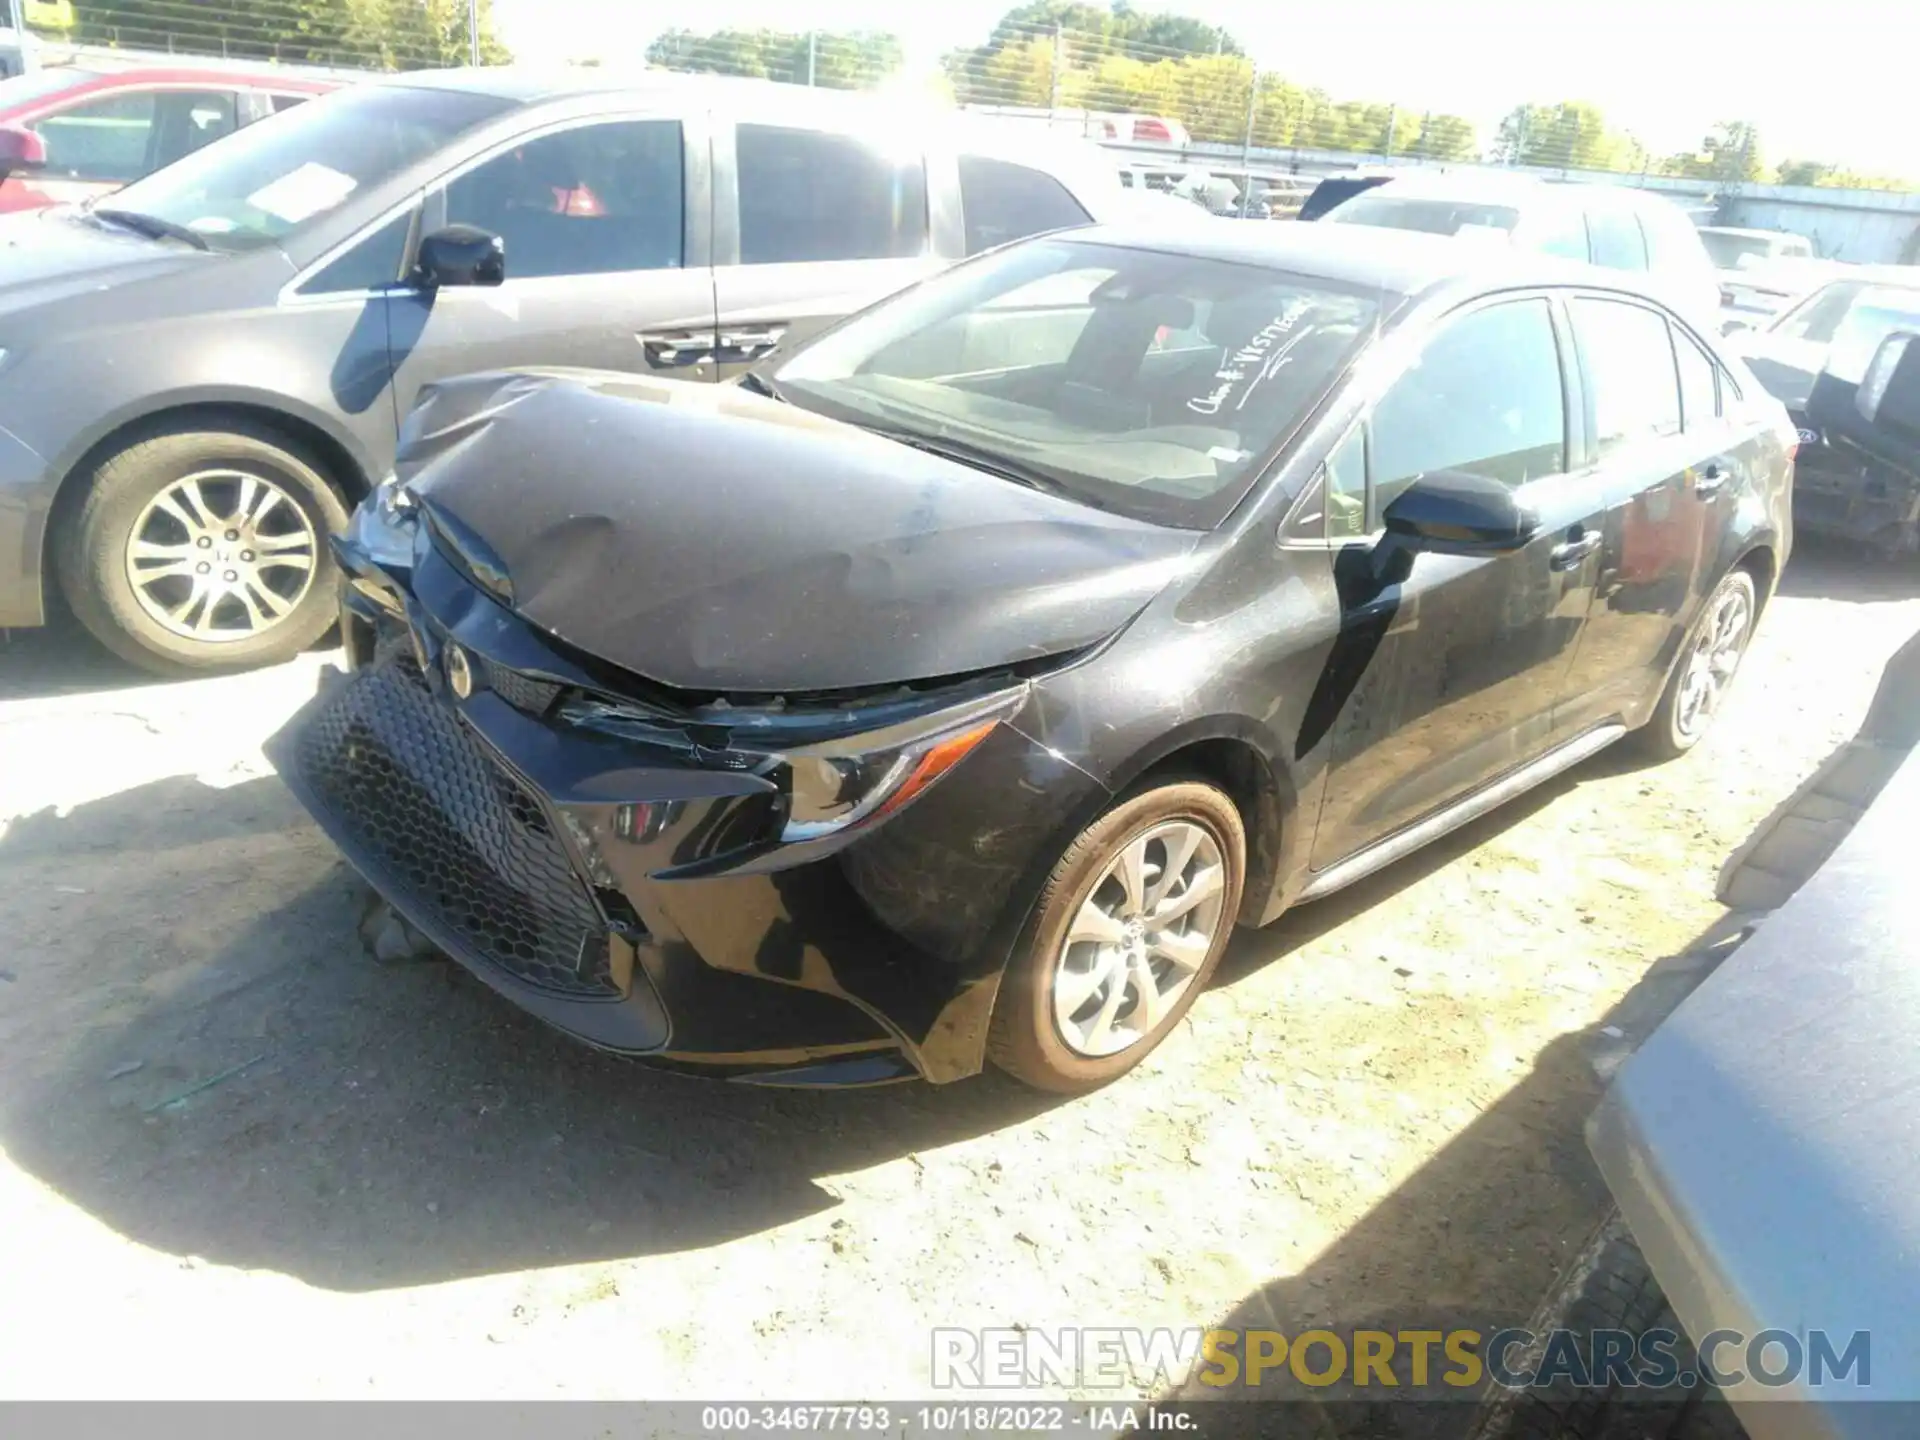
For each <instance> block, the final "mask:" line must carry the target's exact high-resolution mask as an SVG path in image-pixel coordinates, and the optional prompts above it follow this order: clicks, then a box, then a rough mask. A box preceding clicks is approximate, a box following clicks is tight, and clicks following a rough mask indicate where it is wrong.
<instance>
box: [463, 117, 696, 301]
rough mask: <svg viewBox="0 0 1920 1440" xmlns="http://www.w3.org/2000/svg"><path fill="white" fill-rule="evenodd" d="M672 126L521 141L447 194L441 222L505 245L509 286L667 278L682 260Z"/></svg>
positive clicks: (623, 124)
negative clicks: (645, 275)
mask: <svg viewBox="0 0 1920 1440" xmlns="http://www.w3.org/2000/svg"><path fill="white" fill-rule="evenodd" d="M680 170H681V144H680V125H679V122H678V121H674V120H621V121H609V122H607V123H605V124H599V125H581V126H578V127H576V128H575V129H572V130H561V131H558V132H556V133H554V134H550V135H542V136H539V137H537V138H535V139H532V140H527V141H525V142H523V143H521V144H519V145H516V146H514V147H513V148H511V149H509V150H505V151H503V152H501V153H500V154H498V155H495V156H494V157H493V158H491V159H490V160H488V161H486V162H485V163H484V164H482V165H479V166H477V167H476V168H474V169H472V170H469V171H468V172H467V173H466V174H464V175H461V176H459V177H458V178H456V179H455V180H453V181H452V182H451V183H450V184H449V185H448V186H447V223H448V224H450V225H477V226H479V227H480V228H481V229H482V230H490V231H492V232H493V233H494V234H496V235H498V236H499V237H500V238H501V239H502V240H503V241H504V242H505V244H506V252H507V279H508V280H510V281H511V280H535V279H545V278H549V277H553V276H561V275H604V274H609V273H613V272H617V271H628V270H670V269H674V268H677V267H678V266H679V264H680V256H681V231H682V201H681V176H680Z"/></svg>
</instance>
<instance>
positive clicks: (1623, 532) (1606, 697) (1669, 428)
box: [1560, 294, 1743, 729]
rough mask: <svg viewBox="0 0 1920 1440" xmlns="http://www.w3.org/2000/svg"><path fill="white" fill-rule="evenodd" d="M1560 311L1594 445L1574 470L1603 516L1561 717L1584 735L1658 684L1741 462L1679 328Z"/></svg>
mask: <svg viewBox="0 0 1920 1440" xmlns="http://www.w3.org/2000/svg"><path fill="white" fill-rule="evenodd" d="M1567 312H1568V316H1569V318H1570V320H1571V322H1572V330H1573V335H1574V346H1575V353H1576V355H1577V357H1578V360H1579V367H1580V375H1581V387H1580V388H1581V393H1582V395H1583V396H1584V400H1585V421H1586V433H1587V435H1588V436H1589V437H1591V438H1590V441H1589V446H1588V450H1587V454H1586V455H1585V456H1584V457H1583V460H1584V465H1585V468H1586V470H1587V473H1589V474H1590V475H1592V476H1593V477H1594V479H1595V480H1596V481H1598V482H1599V483H1600V484H1601V485H1602V486H1603V488H1604V489H1605V492H1606V495H1607V508H1608V523H1607V525H1606V526H1605V527H1604V528H1605V531H1606V536H1607V539H1606V545H1605V547H1604V554H1603V556H1602V563H1601V574H1600V581H1599V588H1598V594H1597V596H1596V601H1595V605H1594V608H1593V613H1592V615H1591V617H1590V619H1589V621H1588V626H1587V632H1586V634H1585V635H1584V636H1583V637H1582V638H1581V641H1580V648H1579V651H1578V653H1577V655H1576V657H1575V660H1574V664H1573V670H1572V674H1571V676H1570V678H1569V681H1568V685H1567V694H1566V698H1565V701H1564V704H1563V708H1562V713H1561V721H1560V724H1561V727H1562V728H1563V729H1580V728H1584V727H1585V726H1587V725H1589V724H1592V723H1594V722H1596V721H1600V720H1605V719H1608V718H1610V717H1613V716H1616V715H1620V714H1623V713H1625V712H1627V711H1629V710H1631V709H1632V708H1633V707H1634V705H1635V702H1636V701H1638V700H1641V699H1644V698H1645V695H1646V691H1647V687H1648V685H1649V684H1650V683H1651V682H1652V681H1653V679H1654V678H1655V677H1656V676H1658V675H1659V674H1661V673H1663V672H1664V668H1665V661H1666V659H1667V658H1670V656H1671V653H1672V649H1671V647H1672V645H1673V644H1674V643H1675V641H1676V638H1677V636H1678V634H1679V632H1680V630H1681V629H1682V628H1683V627H1684V626H1686V625H1687V624H1689V623H1691V620H1692V617H1693V614H1694V611H1695V608H1696V607H1697V605H1698V604H1699V602H1700V600H1701V599H1702V597H1703V596H1704V594H1705V590H1706V589H1707V588H1709V587H1710V586H1711V583H1712V579H1713V577H1712V576H1711V575H1710V574H1709V573H1708V570H1709V565H1710V562H1711V560H1712V557H1713V556H1714V555H1715V554H1717V553H1718V550H1719V537H1720V535H1721V534H1722V533H1723V532H1724V531H1725V529H1726V527H1727V525H1728V523H1729V521H1730V519H1731V510H1730V508H1729V507H1730V506H1731V504H1732V498H1733V494H1734V492H1735V490H1736V489H1737V486H1736V485H1735V484H1734V483H1733V482H1734V475H1735V471H1736V470H1737V468H1738V467H1739V466H1740V465H1741V464H1742V463H1743V459H1742V456H1741V454H1740V453H1739V452H1740V445H1741V442H1740V437H1738V436H1736V435H1734V434H1732V433H1730V430H1731V427H1730V422H1729V421H1727V420H1725V419H1723V418H1722V416H1721V413H1720V411H1721V404H1720V398H1719V381H1718V378H1717V373H1716V372H1717V366H1716V365H1715V363H1714V361H1713V360H1712V358H1711V357H1710V356H1708V355H1707V354H1706V353H1705V352H1704V351H1703V350H1702V349H1701V348H1700V346H1699V344H1698V342H1696V341H1695V340H1694V339H1693V338H1692V336H1690V335H1688V334H1687V332H1686V329H1685V327H1683V326H1675V325H1673V324H1671V323H1670V322H1669V319H1668V317H1667V315H1666V314H1665V312H1663V311H1661V310H1659V309H1657V308H1655V307H1654V306H1652V305H1648V304H1643V303H1641V302H1639V301H1636V300H1631V299H1628V298H1626V297H1624V296H1614V295H1591V294H1587V295H1574V296H1572V297H1570V298H1569V300H1568V302H1567ZM1683 381H1684V389H1683ZM1683 396H1684V397H1685V398H1684V400H1683Z"/></svg>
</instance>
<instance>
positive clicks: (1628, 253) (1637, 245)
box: [1587, 206, 1647, 270]
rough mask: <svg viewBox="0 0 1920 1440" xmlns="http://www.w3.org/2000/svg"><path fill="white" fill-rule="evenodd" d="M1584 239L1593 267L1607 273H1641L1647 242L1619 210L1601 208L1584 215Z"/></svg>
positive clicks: (1632, 219)
mask: <svg viewBox="0 0 1920 1440" xmlns="http://www.w3.org/2000/svg"><path fill="white" fill-rule="evenodd" d="M1587 237H1588V240H1589V241H1590V243H1591V244H1592V246H1593V263H1594V264H1596V265H1604V266H1606V267H1607V268H1608V269H1609V270H1645V269H1646V268H1647V239H1646V236H1645V235H1643V234H1642V233H1641V231H1640V222H1639V220H1638V219H1636V218H1635V217H1634V216H1633V215H1631V214H1629V213H1628V212H1626V211H1623V210H1615V209H1612V208H1611V207H1607V206H1602V207H1600V208H1597V209H1593V210H1589V211H1588V212H1587Z"/></svg>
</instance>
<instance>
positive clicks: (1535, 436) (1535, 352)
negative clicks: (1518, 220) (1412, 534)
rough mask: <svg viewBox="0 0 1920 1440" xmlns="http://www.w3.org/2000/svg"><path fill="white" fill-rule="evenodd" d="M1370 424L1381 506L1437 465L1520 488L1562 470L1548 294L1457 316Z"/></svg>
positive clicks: (1562, 411)
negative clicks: (1540, 297) (1545, 298)
mask: <svg viewBox="0 0 1920 1440" xmlns="http://www.w3.org/2000/svg"><path fill="white" fill-rule="evenodd" d="M1667 372H1668V374H1669V375H1671V374H1672V372H1673V364H1672V361H1671V359H1669V360H1668V364H1667ZM1368 429H1369V444H1368V458H1369V461H1370V467H1369V468H1370V469H1371V471H1372V476H1373V499H1374V512H1375V514H1376V515H1378V514H1379V513H1380V512H1381V511H1382V510H1384V509H1385V508H1386V507H1387V506H1388V505H1391V504H1392V503H1393V501H1394V500H1395V499H1396V498H1398V496H1399V495H1400V492H1401V491H1403V490H1405V489H1406V488H1407V486H1409V485H1411V484H1412V483H1413V482H1414V481H1415V480H1418V479H1419V478H1420V477H1421V476H1423V475H1431V474H1434V473H1436V472H1438V471H1443V470H1452V471H1463V472H1465V473H1467V474H1470V475H1478V476H1482V477H1484V478H1485V479H1488V480H1497V481H1499V482H1501V483H1502V484H1505V485H1510V486H1513V487H1516V488H1517V487H1519V486H1521V485H1525V484H1526V483H1527V482H1528V481H1531V480H1538V479H1540V478H1541V477H1542V476H1545V475H1555V474H1559V473H1560V472H1561V471H1563V470H1564V469H1565V468H1566V465H1565V456H1566V407H1565V401H1564V399H1563V395H1562V390H1561V383H1560V349H1559V346H1558V344H1557V343H1556V342H1555V340H1554V335H1553V317H1552V312H1551V311H1550V310H1549V309H1548V308H1547V302H1546V301H1545V300H1513V301H1508V302H1506V303H1505V304H1500V305H1490V306H1487V307H1486V308H1485V309H1482V310H1475V311H1473V312H1472V313H1470V314H1468V315H1465V316H1462V317H1461V318H1460V319H1458V320H1455V321H1453V322H1452V323H1450V324H1449V325H1448V326H1447V327H1446V329H1444V330H1443V331H1441V333H1440V334H1439V335H1437V336H1436V337H1435V338H1434V339H1433V340H1432V341H1431V342H1429V344H1428V345H1427V347H1426V348H1425V349H1424V350H1423V351H1422V352H1421V354H1420V358H1419V360H1418V361H1416V362H1415V364H1414V365H1413V367H1412V368H1411V369H1410V370H1408V371H1407V373H1406V374H1404V375H1402V376H1401V377H1400V378H1399V379H1398V380H1396V381H1394V383H1393V385H1392V387H1391V388H1390V389H1388V391H1387V393H1386V394H1384V395H1382V396H1381V397H1380V400H1379V402H1378V403H1377V404H1376V405H1375V406H1374V411H1373V418H1372V421H1371V423H1370V425H1369V427H1368Z"/></svg>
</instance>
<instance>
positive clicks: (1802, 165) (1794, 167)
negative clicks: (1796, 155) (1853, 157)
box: [1774, 160, 1839, 185]
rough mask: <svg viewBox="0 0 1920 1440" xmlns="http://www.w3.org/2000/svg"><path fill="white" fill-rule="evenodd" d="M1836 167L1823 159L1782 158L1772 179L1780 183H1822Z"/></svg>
mask: <svg viewBox="0 0 1920 1440" xmlns="http://www.w3.org/2000/svg"><path fill="white" fill-rule="evenodd" d="M1838 168H1839V167H1838V166H1835V165H1831V164H1829V163H1828V162H1826V161H1824V160H1782V161H1781V162H1780V168H1779V169H1778V170H1776V171H1775V172H1774V179H1775V180H1776V181H1777V182H1778V183H1780V184H1782V185H1822V184H1825V183H1826V181H1827V178H1828V177H1829V176H1830V175H1832V174H1833V173H1834V171H1835V170H1836V169H1838Z"/></svg>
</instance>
